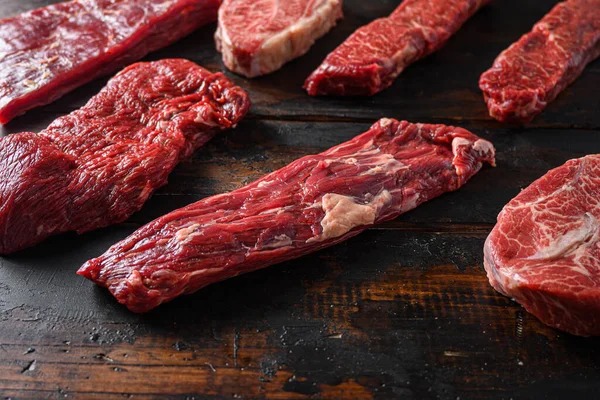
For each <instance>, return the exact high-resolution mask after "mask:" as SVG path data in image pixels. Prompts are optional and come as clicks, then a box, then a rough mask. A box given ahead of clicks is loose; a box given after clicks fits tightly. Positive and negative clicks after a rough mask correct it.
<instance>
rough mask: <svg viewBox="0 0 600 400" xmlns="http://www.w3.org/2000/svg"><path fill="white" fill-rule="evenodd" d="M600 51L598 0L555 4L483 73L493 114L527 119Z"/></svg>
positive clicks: (483, 87) (502, 118)
mask: <svg viewBox="0 0 600 400" xmlns="http://www.w3.org/2000/svg"><path fill="white" fill-rule="evenodd" d="M598 56H600V0H568V1H565V2H563V3H559V4H558V5H556V6H555V7H554V8H553V9H552V11H550V13H548V14H547V15H546V16H545V17H544V18H543V19H542V20H541V21H540V22H538V23H537V24H535V25H534V27H533V30H532V31H531V32H529V33H528V34H526V35H524V36H523V37H521V39H519V41H518V42H516V43H514V44H513V45H511V46H510V47H509V48H508V49H506V50H505V51H503V52H502V53H501V54H500V55H499V56H498V58H496V60H495V61H494V64H493V65H492V68H490V69H489V70H488V71H486V72H484V73H483V75H481V79H480V81H479V87H480V88H481V90H483V95H484V98H485V101H486V103H487V107H488V110H489V112H490V115H491V116H492V117H494V118H495V119H497V120H498V121H502V122H512V123H527V122H531V120H533V118H534V117H535V116H536V115H538V114H539V113H540V112H541V111H542V110H543V109H544V108H546V105H547V104H548V103H549V102H551V101H552V100H554V99H555V98H556V96H558V94H559V93H560V92H561V91H562V90H563V89H565V88H566V87H567V86H569V85H570V84H571V83H572V82H573V81H574V80H575V79H577V77H578V76H579V75H581V73H582V72H583V70H584V68H585V66H586V65H587V64H588V63H589V62H590V61H592V60H594V59H595V58H597V57H598Z"/></svg>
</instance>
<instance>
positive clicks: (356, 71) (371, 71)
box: [304, 0, 491, 96]
mask: <svg viewBox="0 0 600 400" xmlns="http://www.w3.org/2000/svg"><path fill="white" fill-rule="evenodd" d="M489 2H491V0H404V1H403V2H402V3H401V4H400V6H399V7H398V8H396V10H395V11H394V12H393V13H392V14H391V15H390V16H389V17H387V18H380V19H377V20H375V21H373V22H371V23H370V24H368V25H365V26H363V27H361V28H359V29H357V30H356V31H355V32H354V33H353V34H352V35H351V36H350V37H349V38H348V39H346V41H344V42H343V43H342V44H341V45H340V46H339V47H338V48H336V49H335V50H334V51H333V52H332V53H330V54H329V55H328V56H327V58H325V61H323V63H322V64H321V65H320V66H319V68H317V70H316V71H314V72H313V73H312V74H311V75H310V76H309V77H308V79H307V80H306V82H305V83H304V88H305V89H306V90H307V91H308V94H309V95H311V96H318V95H334V96H354V95H357V96H370V95H373V94H375V93H378V92H380V91H381V90H383V89H385V88H387V87H388V86H390V85H391V84H392V83H393V82H394V80H395V79H396V77H397V76H398V75H399V74H400V73H401V72H402V71H403V70H404V69H405V68H406V67H407V66H409V65H410V64H412V63H413V62H415V61H417V60H419V59H421V58H423V57H425V56H427V55H429V54H431V53H433V52H434V51H436V50H438V49H440V48H441V47H442V46H443V45H444V44H445V43H446V41H447V40H448V39H449V38H450V36H452V35H453V34H454V33H455V32H456V31H458V29H459V28H460V27H461V26H462V25H463V24H464V23H465V22H466V21H467V20H468V19H469V18H470V17H471V16H472V15H473V14H475V12H476V11H477V10H478V9H479V8H481V7H482V6H484V5H485V4H487V3H489Z"/></svg>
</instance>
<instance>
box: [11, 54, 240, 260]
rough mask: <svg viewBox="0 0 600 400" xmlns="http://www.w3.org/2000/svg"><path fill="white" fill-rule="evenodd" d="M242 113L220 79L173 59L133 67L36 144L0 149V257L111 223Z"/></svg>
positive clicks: (34, 137) (23, 139)
mask: <svg viewBox="0 0 600 400" xmlns="http://www.w3.org/2000/svg"><path fill="white" fill-rule="evenodd" d="M249 107H250V102H249V100H248V97H247V95H246V93H245V92H244V91H243V90H242V89H241V88H239V87H237V86H234V85H233V83H232V82H231V81H229V80H228V79H227V78H225V77H224V76H223V75H222V74H221V73H216V74H213V73H211V72H209V71H207V70H205V69H203V68H201V67H199V66H197V65H196V64H194V63H192V62H190V61H187V60H179V59H170V60H169V59H168V60H162V61H156V62H152V63H138V64H134V65H132V66H130V67H128V68H126V69H125V70H123V71H122V72H121V73H119V74H118V75H117V76H115V77H114V78H113V79H111V80H110V81H109V82H108V84H107V86H106V87H105V88H104V89H102V91H101V92H100V93H98V94H97V95H96V96H95V97H93V98H92V99H91V100H90V101H89V102H88V103H87V104H86V105H85V106H84V107H83V108H81V109H79V110H76V111H74V112H72V113H71V114H69V115H66V116H64V117H61V118H58V119H57V120H55V121H54V122H53V123H52V124H51V125H50V126H49V127H48V128H47V129H45V130H43V131H42V132H40V133H39V134H34V133H28V132H25V133H18V134H13V135H9V136H6V137H4V138H1V139H0V254H7V253H12V252H14V251H17V250H21V249H23V248H25V247H28V246H31V245H34V244H36V243H38V242H40V241H42V240H43V239H45V238H47V237H49V236H51V235H55V234H57V233H61V232H66V231H77V232H79V233H82V232H86V231H90V230H92V229H96V228H100V227H104V226H107V225H110V224H114V223H118V222H121V221H124V220H125V219H127V218H128V217H129V216H130V215H131V214H132V213H133V212H135V211H137V210H139V209H140V208H141V207H142V205H143V204H144V202H145V201H146V200H147V199H148V197H150V195H151V194H152V193H153V192H154V190H156V189H157V188H159V187H160V186H162V185H164V184H165V183H166V182H167V176H168V174H169V173H170V172H171V171H172V170H173V168H174V167H175V165H177V163H178V162H179V161H181V160H184V159H186V158H187V157H189V156H190V155H191V154H192V152H193V151H194V149H196V148H197V147H199V146H201V145H202V144H204V143H205V142H206V141H208V140H209V139H210V138H212V137H213V135H215V134H216V133H217V132H220V131H222V130H224V129H227V128H231V127H234V126H235V125H236V124H237V122H238V121H239V120H240V119H241V118H242V117H243V116H244V115H245V113H246V112H247V111H248V109H249Z"/></svg>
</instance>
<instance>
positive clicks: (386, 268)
mask: <svg viewBox="0 0 600 400" xmlns="http://www.w3.org/2000/svg"><path fill="white" fill-rule="evenodd" d="M53 2H56V1H53V0H2V2H1V5H0V17H6V16H9V15H13V14H16V13H18V12H21V11H25V10H27V9H30V8H34V7H39V6H42V5H46V4H50V3H53ZM398 3H399V1H398V0H395V1H391V0H381V1H375V0H373V1H365V0H346V1H345V4H346V5H345V7H344V10H345V14H346V17H345V19H344V20H343V22H341V23H340V24H339V26H338V27H337V28H335V30H334V31H333V32H332V33H330V34H329V35H327V36H326V38H324V39H323V40H320V41H319V42H318V43H317V44H316V45H315V47H314V48H313V49H312V50H311V51H310V53H309V54H308V55H307V56H305V57H303V58H301V59H299V60H297V61H294V62H292V63H290V64H288V65H287V66H285V67H284V68H283V69H282V70H280V71H279V72H277V73H275V74H272V75H270V76H267V77H264V78H260V79H255V80H246V79H243V78H241V77H238V76H236V75H233V74H231V73H227V74H228V76H230V77H231V78H232V79H234V80H235V81H236V82H237V83H238V84H240V85H241V86H243V87H244V88H246V89H247V90H248V92H249V93H250V95H251V98H252V100H253V103H254V105H253V109H252V112H251V114H250V115H249V116H248V118H247V119H246V120H245V121H244V122H243V123H241V124H240V125H239V127H238V128H237V129H236V130H234V131H231V132H228V133H226V134H224V135H222V136H220V137H217V138H216V139H214V140H213V141H212V142H210V144H209V145H208V146H206V147H204V148H202V149H201V150H200V151H198V152H197V154H196V156H195V157H194V159H193V160H192V161H191V162H189V163H186V164H183V165H180V166H179V167H178V168H177V169H176V170H175V172H174V173H173V174H172V175H171V179H170V183H169V184H168V185H167V186H166V187H164V188H163V189H161V190H159V191H158V193H156V194H155V195H154V196H153V197H152V199H151V200H150V201H149V202H148V203H147V204H146V206H145V207H144V208H143V210H142V211H141V212H139V213H138V214H136V215H134V216H133V217H132V218H131V219H130V220H129V221H128V222H126V223H124V224H121V225H119V226H113V227H110V228H107V229H102V230H99V231H96V232H92V233H89V234H85V235H82V236H77V235H75V234H66V235H61V236H59V237H56V238H53V239H51V240H48V241H46V242H45V243H43V244H42V245H39V246H36V247H34V248H31V249H29V250H26V251H23V252H22V253H19V254H16V255H13V256H10V257H5V258H1V259H0V392H1V394H2V395H3V396H4V397H7V398H12V399H25V398H86V399H88V398H89V399H111V398H115V399H120V398H123V396H125V397H132V398H136V399H137V398H142V399H145V398H154V397H158V398H160V397H162V398H180V399H184V398H185V399H193V398H196V399H198V398H205V397H215V398H221V397H233V398H281V399H284V398H285V399H287V398H306V397H315V398H349V399H350V398H357V399H358V398H371V397H377V398H403V399H458V398H461V399H470V398H479V399H509V398H514V399H526V398H535V399H541V398H548V399H554V398H572V399H581V398H593V397H596V398H598V396H599V395H600V365H599V364H600V339H597V338H591V339H583V338H578V337H574V336H570V335H568V334H565V333H561V332H559V331H556V330H554V329H551V328H548V327H546V326H544V325H542V324H541V323H540V322H538V321H537V320H536V319H535V318H534V317H532V316H531V315H529V314H528V313H527V312H525V311H524V310H523V309H522V308H521V307H520V306H519V305H517V304H516V303H514V302H512V301H511V300H510V299H508V298H505V297H503V296H501V295H499V294H497V293H496V292H495V291H494V290H493V289H492V288H491V287H490V286H489V284H488V283H487V279H486V276H485V272H484V270H483V268H482V246H483V242H484V239H485V237H486V235H487V234H488V232H489V231H490V229H491V228H492V226H493V224H494V221H495V217H496V215H497V213H498V212H499V211H500V209H501V208H502V206H503V205H504V204H505V203H506V202H508V201H509V200H510V199H511V198H512V197H514V196H515V195H516V194H517V193H518V192H519V190H520V189H522V188H523V187H525V186H527V185H528V184H529V183H531V182H532V181H533V180H534V179H536V178H538V177H539V176H541V175H543V174H544V173H545V172H546V171H548V170H549V169H550V168H553V167H556V166H558V165H561V164H562V163H563V162H565V161H566V160H568V159H570V158H574V157H580V156H583V155H585V154H589V153H600V113H599V109H600V96H598V94H599V88H600V62H598V61H597V62H595V63H592V64H591V65H590V66H589V67H588V68H587V69H586V71H585V72H584V73H583V75H582V76H581V77H580V78H579V80H577V82H575V84H573V85H572V86H571V87H569V88H568V89H567V90H565V92H564V93H562V94H561V95H560V96H559V98H558V99H557V100H556V101H555V102H554V103H552V104H551V105H550V106H549V107H548V108H547V110H546V111H545V112H544V113H543V114H542V115H541V116H540V117H538V118H537V119H536V120H535V121H534V122H533V123H532V124H530V125H528V126H527V127H510V126H506V125H502V124H500V123H498V122H496V121H494V120H492V119H490V118H489V117H488V115H487V110H486V107H485V105H484V103H483V100H482V95H481V93H480V91H479V90H478V87H477V81H478V78H479V75H480V74H481V73H482V72H483V71H484V70H486V69H487V68H488V67H489V66H490V65H491V63H492V61H493V59H494V58H495V56H496V55H497V54H498V53H499V52H500V51H501V50H503V49H504V48H506V47H507V46H508V45H509V44H510V43H512V42H513V41H515V40H516V39H517V38H518V37H519V36H520V35H521V34H523V33H525V32H527V31H529V29H530V28H531V26H532V25H533V23H535V22H536V21H537V20H538V19H540V18H541V17H542V16H543V15H544V14H545V13H546V12H547V11H549V10H550V8H551V7H552V6H553V5H554V3H556V2H555V1H541V0H502V1H497V2H495V3H494V4H492V5H491V6H489V7H486V8H485V9H483V10H482V11H481V12H479V13H478V14H477V15H476V16H475V17H474V18H472V20H470V21H469V22H468V23H467V24H466V25H465V26H464V27H463V28H462V29H461V30H460V32H458V33H457V34H456V35H455V36H454V37H453V38H452V39H451V40H450V42H449V43H448V44H447V45H446V47H444V48H443V49H442V50H441V51H439V52H438V53H436V54H434V55H432V56H430V57H428V58H427V59H425V60H422V61H420V62H418V63H417V64H415V65H413V66H411V67H410V68H408V69H407V70H406V71H405V72H404V73H403V74H402V75H401V76H400V78H399V79H398V80H397V82H396V83H395V84H394V85H393V86H392V87H391V88H390V89H388V90H386V91H385V92H383V93H381V94H379V95H377V96H375V97H373V98H364V99H335V98H310V97H308V96H307V95H306V94H305V93H304V92H303V90H302V89H301V85H302V82H303V80H304V79H305V78H306V76H307V75H308V74H309V73H310V72H311V71H312V70H313V69H314V68H315V67H316V66H317V65H318V64H319V63H320V61H321V60H322V59H323V58H324V57H325V55H326V54H327V53H328V52H329V51H331V50H332V49H333V48H334V47H335V46H336V45H337V44H339V43H340V42H341V41H342V40H343V39H344V38H345V37H346V36H348V35H349V34H350V33H351V32H352V31H353V30H354V29H355V28H357V27H358V26H360V25H363V24H365V23H367V22H368V21H370V20H372V19H374V18H376V17H380V16H384V15H386V14H388V13H389V12H390V11H391V10H392V9H393V8H394V7H395V6H396V5H397V4H398ZM367 4H368V5H367ZM214 29H215V26H214V25H213V26H210V27H207V28H205V29H202V30H200V31H198V32H196V33H195V34H193V35H192V36H190V37H188V38H187V39H185V40H182V41H181V42H179V43H177V44H176V45H174V46H171V47H169V48H167V49H165V50H162V51H159V52H156V53H154V54H152V55H151V56H150V57H148V59H160V58H165V57H185V58H188V59H191V60H194V61H196V62H197V63H199V64H201V65H203V66H205V67H207V68H209V69H211V70H224V68H223V65H222V63H221V61H220V57H219V55H218V54H217V52H216V51H215V49H214V44H213V40H212V34H213V32H214ZM105 82H106V79H101V80H98V81H96V82H93V83H91V84H88V85H86V86H85V87H83V88H81V89H79V90H76V91H75V92H73V93H71V94H69V95H67V96H66V97H64V98H63V99H61V100H60V101H57V102H55V103H53V104H51V105H49V106H46V107H43V108H40V109H37V110H35V111H32V112H29V113H28V114H27V115H25V116H23V117H20V118H18V119H16V120H14V121H13V122H11V123H10V124H9V125H8V126H6V127H4V128H3V133H4V134H6V133H13V132H20V131H25V130H27V131H34V132H35V131H38V130H40V129H42V128H43V127H45V126H46V125H47V124H48V123H49V122H50V121H52V120H53V119H54V118H56V117H58V116H59V115H62V114H64V113H67V112H69V111H71V110H73V109H75V108H77V107H79V106H81V105H82V104H84V103H85V102H86V101H87V99H89V98H90V97H91V96H92V95H93V94H95V93H96V92H97V91H98V90H99V89H100V88H101V87H102V86H103V84H104V83H105ZM383 116H386V117H393V118H398V119H406V120H409V121H415V122H416V121H420V122H432V123H447V124H455V125H460V126H462V127H465V128H467V129H470V130H472V131H473V132H475V133H477V134H479V135H480V136H482V137H484V138H486V139H489V140H491V141H493V143H494V144H495V145H496V147H497V149H498V157H497V161H498V167H497V168H495V169H494V168H485V169H484V170H483V171H481V172H480V173H479V174H478V175H477V176H476V177H475V178H473V179H472V180H471V181H470V182H469V183H468V184H467V185H466V186H465V187H464V188H462V189H461V190H460V191H458V192H456V193H452V194H447V195H444V196H442V197H441V198H438V199H436V200H434V201H431V202H429V203H426V204H424V205H422V206H420V207H419V208H418V209H417V210H415V211H413V212H410V213H408V214H406V215H404V216H402V217H400V218H398V219H397V220H395V221H393V222H391V223H387V224H385V225H383V226H380V227H377V228H374V229H370V230H368V231H367V232H365V233H363V234H362V235H360V236H358V237H356V238H354V239H351V240H349V241H347V242H346V243H343V244H341V245H338V246H336V247H333V248H330V249H327V250H323V251H320V252H318V253H316V254H314V255H311V256H307V257H303V258H300V259H298V260H295V261H291V262H286V263H283V264H281V265H278V266H274V267H271V268H268V269H266V270H262V271H259V272H256V273H252V274H249V275H245V276H240V277H238V278H235V279H231V280H229V281H226V282H223V283H219V284H216V285H213V286H210V287H208V288H206V289H204V290H202V291H200V292H199V293H197V294H195V295H192V296H185V297H182V298H180V299H177V300H175V301H173V302H172V303H169V304H166V305H164V306H161V307H159V308H158V309H156V310H155V311H153V312H151V313H149V314H147V315H135V314H133V313H130V312H128V311H127V310H126V309H125V308H124V307H122V306H120V305H119V304H117V302H116V301H115V300H114V299H113V298H112V297H111V296H110V295H109V294H108V292H107V291H105V290H103V289H100V288H97V287H95V286H94V285H93V284H92V283H91V282H89V281H87V280H85V279H83V278H81V277H79V276H76V275H75V271H76V270H77V269H78V267H79V266H80V265H81V264H82V263H83V262H84V261H86V260H87V259H89V258H91V257H93V256H97V255H99V254H101V253H102V252H103V251H104V250H105V249H106V248H108V246H109V245H111V244H112V243H114V242H116V241H117V240H120V239H122V238H124V237H125V236H127V235H128V234H130V233H131V232H133V231H134V230H135V229H136V228H138V227H139V226H140V225H141V224H144V223H146V222H148V221H150V220H152V219H153V218H155V217H158V216H160V215H161V214H164V213H166V212H168V211H170V210H173V209H175V208H177V207H180V206H183V205H185V204H188V203H190V202H192V201H196V200H198V199H201V198H203V197H206V196H209V195H212V194H216V193H221V192H224V191H228V190H231V189H234V188H237V187H239V186H241V185H243V184H245V183H247V182H250V181H252V180H254V179H256V178H258V177H259V176H261V175H263V174H264V173H266V172H269V171H272V170H274V169H277V168H279V167H281V166H283V165H285V164H287V163H288V162H289V161H291V160H294V159H295V158H298V157H300V156H302V155H305V154H308V153H315V152H318V151H321V150H323V149H325V148H328V147H330V146H333V145H335V144H338V143H340V142H342V141H344V140H347V139H350V138H351V137H353V136H355V135H356V134H358V133H360V132H362V131H363V130H365V129H366V128H367V127H368V126H369V125H370V124H371V123H372V122H374V121H375V120H376V119H378V118H380V117H383Z"/></svg>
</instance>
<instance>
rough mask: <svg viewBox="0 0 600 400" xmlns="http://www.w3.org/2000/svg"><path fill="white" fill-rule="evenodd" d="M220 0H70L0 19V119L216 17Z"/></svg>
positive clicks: (51, 98) (109, 70) (54, 96)
mask: <svg viewBox="0 0 600 400" xmlns="http://www.w3.org/2000/svg"><path fill="white" fill-rule="evenodd" d="M219 5H220V0H74V1H68V2H64V3H58V4H54V5H51V6H48V7H44V8H39V9H36V10H33V11H29V12H26V13H23V14H21V15H18V16H16V17H13V18H7V19H3V20H0V124H6V123H7V122H9V121H10V120H11V119H13V118H14V117H16V116H18V115H20V114H23V113H24V112H26V111H27V110H30V109H32V108H34V107H37V106H41V105H44V104H49V103H51V102H53V101H54V100H56V99H58V98H59V97H61V96H63V95H64V94H66V93H68V92H69V91H71V90H73V89H75V88H76V87H78V86H81V85H83V84H85V83H87V82H89V81H91V80H93V79H94V78H97V77H99V76H102V75H106V74H109V73H112V72H114V71H116V70H118V69H119V68H121V67H123V66H125V65H127V64H129V63H131V62H133V61H136V60H139V59H140V58H142V57H144V56H145V55H146V54H148V53H150V52H152V51H155V50H158V49H160V48H162V47H165V46H167V45H169V44H171V43H173V42H175V41H177V40H179V39H181V38H183V37H184V36H187V35H189V34H190V33H191V32H193V31H194V30H196V29H197V28H199V27H200V26H202V25H205V24H207V23H209V22H212V21H215V20H216V19H217V10H218V8H219Z"/></svg>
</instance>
